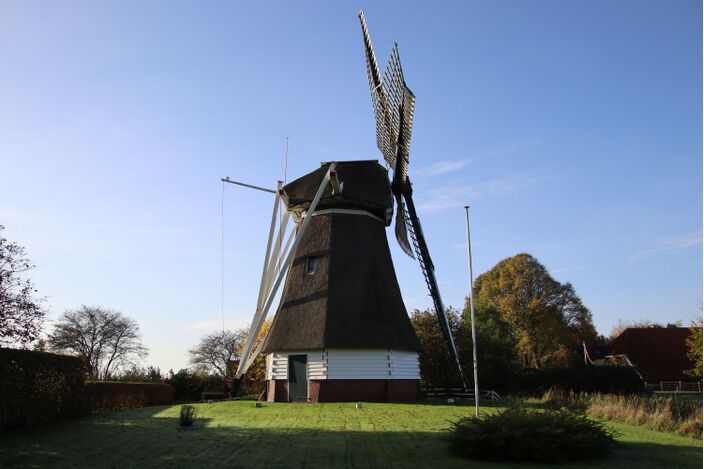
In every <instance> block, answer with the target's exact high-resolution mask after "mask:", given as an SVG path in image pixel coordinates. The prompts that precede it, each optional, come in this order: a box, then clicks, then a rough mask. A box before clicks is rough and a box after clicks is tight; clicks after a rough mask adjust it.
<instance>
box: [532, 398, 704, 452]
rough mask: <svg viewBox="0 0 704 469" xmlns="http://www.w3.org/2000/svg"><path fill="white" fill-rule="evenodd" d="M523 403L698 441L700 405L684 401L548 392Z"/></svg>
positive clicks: (700, 432)
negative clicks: (685, 436)
mask: <svg viewBox="0 0 704 469" xmlns="http://www.w3.org/2000/svg"><path fill="white" fill-rule="evenodd" d="M527 402H528V403H530V402H533V403H539V404H544V405H546V406H548V407H550V408H557V409H559V408H570V409H579V410H581V411H583V412H584V413H585V414H587V415H588V416H589V417H592V418H598V419H603V420H612V421H615V422H623V423H629V424H631V425H638V426H641V427H645V428H650V429H652V430H660V431H668V432H676V433H678V434H680V435H687V436H690V437H692V438H698V439H700V440H701V439H702V402H701V401H684V400H679V399H673V398H671V397H661V396H639V395H630V396H628V395H617V394H574V393H565V392H562V391H555V390H549V391H548V392H546V393H545V394H544V395H543V396H542V397H541V398H538V399H528V400H527Z"/></svg>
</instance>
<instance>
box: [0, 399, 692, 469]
mask: <svg viewBox="0 0 704 469" xmlns="http://www.w3.org/2000/svg"><path fill="white" fill-rule="evenodd" d="M197 407H198V411H199V421H198V423H197V424H198V425H199V426H200V428H197V429H181V428H179V426H178V415H179V410H180V407H179V406H178V405H174V406H165V407H151V408H144V409H135V410H129V411H124V412H118V413H115V414H111V415H106V416H93V417H86V418H81V419H76V420H73V421H68V422H62V423H58V424H51V425H46V426H42V427H38V428H33V429H26V430H18V431H14V432H10V433H5V434H0V467H3V468H4V467H47V468H49V467H50V468H55V467H67V468H78V467H120V468H122V467H193V468H199V467H319V468H336V467H347V468H357V467H360V468H364V467H383V468H402V467H403V468H406V467H412V468H425V467H429V468H435V467H437V468H452V467H469V466H471V467H490V468H501V467H514V466H504V465H501V464H491V463H478V462H475V461H468V460H463V459H460V458H458V457H455V456H454V455H452V454H450V453H449V452H448V450H447V443H446V440H445V438H446V435H447V428H448V427H449V421H450V420H453V419H456V418H457V417H458V416H460V415H466V414H469V413H472V412H473V407H471V406H469V405H452V406H450V405H441V404H430V403H429V404H375V403H368V404H366V403H365V404H364V408H363V409H356V408H355V405H354V403H334V404H266V405H265V407H262V408H256V407H255V405H254V402H252V401H230V402H219V403H213V404H197ZM498 408H499V407H496V406H487V407H483V408H482V411H483V412H496V410H497V409H498ZM610 425H612V426H613V427H614V428H616V429H617V430H619V431H620V432H621V433H622V436H621V437H619V439H618V440H619V441H618V445H617V446H616V447H615V448H614V451H613V453H612V454H611V455H610V456H608V457H606V458H603V459H599V460H595V461H590V462H589V463H585V464H584V465H582V466H579V465H571V466H560V467H608V468H626V467H629V468H630V467H638V468H639V469H644V468H662V467H672V468H687V467H692V468H694V467H698V468H699V467H701V461H702V447H701V441H698V440H694V439H691V438H687V437H682V436H678V435H675V434H670V433H662V432H655V431H650V430H645V429H641V428H638V427H633V426H630V425H625V424H610ZM521 467H526V468H530V467H538V466H534V465H529V464H522V465H521ZM552 467H554V466H552Z"/></svg>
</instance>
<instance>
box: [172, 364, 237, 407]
mask: <svg viewBox="0 0 704 469" xmlns="http://www.w3.org/2000/svg"><path fill="white" fill-rule="evenodd" d="M166 383H167V384H170V385H171V386H172V387H173V388H174V398H175V399H176V401H178V402H183V401H186V402H189V401H190V402H192V401H200V400H201V395H202V393H203V392H204V391H205V392H209V391H213V392H227V391H228V389H227V384H226V383H225V382H224V380H223V379H222V377H221V376H218V375H211V374H207V373H202V372H194V371H189V370H187V369H181V370H179V371H178V372H177V373H174V372H173V371H170V372H169V376H168V378H167V379H166Z"/></svg>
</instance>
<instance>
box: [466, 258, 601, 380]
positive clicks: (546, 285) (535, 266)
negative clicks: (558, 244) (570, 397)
mask: <svg viewBox="0 0 704 469" xmlns="http://www.w3.org/2000/svg"><path fill="white" fill-rule="evenodd" d="M474 298H475V307H476V315H477V318H478V321H480V320H481V319H482V318H483V316H485V315H487V314H490V312H496V313H498V315H499V318H500V320H501V321H503V322H504V323H506V324H508V325H509V326H510V328H511V332H512V336H513V339H514V340H515V350H516V353H517V356H518V359H519V361H520V363H521V364H522V365H523V366H525V367H534V368H543V367H546V366H565V365H568V364H569V363H570V362H571V361H573V360H574V352H573V350H575V349H576V348H577V347H578V345H579V344H580V343H581V341H583V340H584V341H586V342H587V343H590V342H592V341H594V340H595V339H596V336H597V333H596V329H595V328H594V325H593V323H592V316H591V312H590V311H589V309H588V308H587V307H586V306H584V304H583V303H582V300H581V299H580V298H579V297H578V296H577V294H576V293H575V290H574V287H573V286H572V285H571V284H569V283H566V284H561V283H560V282H558V281H556V280H555V279H553V278H552V277H551V276H550V274H549V273H548V271H547V269H546V268H545V266H543V265H542V264H541V263H540V262H538V260H537V259H535V258H534V257H533V256H531V255H529V254H525V253H522V254H518V255H516V256H513V257H510V258H507V259H504V260H502V261H501V262H499V263H498V264H496V266H494V267H493V268H492V269H491V270H489V271H488V272H485V273H484V274H482V275H480V276H479V277H478V278H477V279H476V281H475V283H474Z"/></svg>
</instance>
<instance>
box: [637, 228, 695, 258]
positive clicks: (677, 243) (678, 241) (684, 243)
mask: <svg viewBox="0 0 704 469" xmlns="http://www.w3.org/2000/svg"><path fill="white" fill-rule="evenodd" d="M699 244H702V230H698V231H692V232H690V233H685V234H681V235H674V236H666V237H663V238H660V239H657V240H656V241H655V242H653V243H652V245H651V246H650V247H648V248H647V249H644V250H643V251H641V252H638V253H636V254H633V255H632V256H629V257H628V260H629V261H632V260H635V259H641V258H643V257H648V256H651V255H654V254H660V253H663V252H669V251H681V250H684V249H688V248H691V247H693V246H697V245H699Z"/></svg>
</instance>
